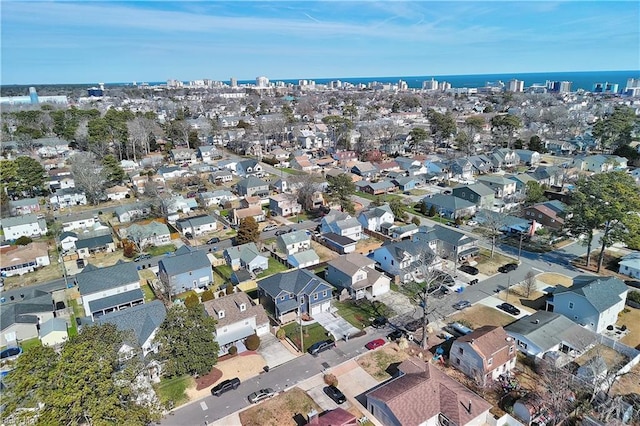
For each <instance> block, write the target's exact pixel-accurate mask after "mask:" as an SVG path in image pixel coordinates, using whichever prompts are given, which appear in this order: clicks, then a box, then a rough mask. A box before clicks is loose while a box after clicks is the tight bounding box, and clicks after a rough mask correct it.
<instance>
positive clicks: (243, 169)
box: [236, 159, 263, 177]
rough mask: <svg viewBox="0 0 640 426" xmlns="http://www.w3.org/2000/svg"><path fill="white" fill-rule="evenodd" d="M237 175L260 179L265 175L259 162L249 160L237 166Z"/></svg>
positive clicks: (239, 162)
mask: <svg viewBox="0 0 640 426" xmlns="http://www.w3.org/2000/svg"><path fill="white" fill-rule="evenodd" d="M236 173H238V175H239V176H244V177H249V176H257V177H260V176H262V174H263V170H262V166H261V165H260V163H258V161H257V160H254V159H247V160H242V161H238V164H237V165H236Z"/></svg>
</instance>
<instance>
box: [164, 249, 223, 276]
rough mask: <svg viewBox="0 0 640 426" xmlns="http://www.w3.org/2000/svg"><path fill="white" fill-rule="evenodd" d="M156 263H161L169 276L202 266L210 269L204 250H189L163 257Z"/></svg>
mask: <svg viewBox="0 0 640 426" xmlns="http://www.w3.org/2000/svg"><path fill="white" fill-rule="evenodd" d="M158 263H162V266H163V267H164V270H165V271H167V274H169V275H170V276H172V275H178V274H182V273H185V272H189V271H194V270H196V269H202V268H209V270H211V262H210V261H209V258H208V257H207V254H206V253H205V252H204V251H191V252H189V253H185V254H181V255H178V256H169V257H164V258H162V259H160V261H159V262H158Z"/></svg>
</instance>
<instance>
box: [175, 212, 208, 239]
mask: <svg viewBox="0 0 640 426" xmlns="http://www.w3.org/2000/svg"><path fill="white" fill-rule="evenodd" d="M217 226H218V224H217V222H216V220H215V219H214V218H213V216H210V215H208V214H201V215H198V216H191V217H185V218H184V219H179V220H177V221H176V228H178V231H180V232H182V234H183V235H184V234H186V233H187V232H188V233H190V234H191V235H194V236H197V235H202V234H205V233H207V232H213V231H215V230H216V229H217Z"/></svg>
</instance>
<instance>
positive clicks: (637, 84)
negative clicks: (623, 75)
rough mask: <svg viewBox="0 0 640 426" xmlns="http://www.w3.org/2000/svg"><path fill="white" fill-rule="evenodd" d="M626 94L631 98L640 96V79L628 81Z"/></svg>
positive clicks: (625, 89)
mask: <svg viewBox="0 0 640 426" xmlns="http://www.w3.org/2000/svg"><path fill="white" fill-rule="evenodd" d="M624 93H625V94H626V95H629V96H640V78H630V79H628V80H627V86H626V87H625V88H624Z"/></svg>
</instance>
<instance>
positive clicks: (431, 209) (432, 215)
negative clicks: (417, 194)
mask: <svg viewBox="0 0 640 426" xmlns="http://www.w3.org/2000/svg"><path fill="white" fill-rule="evenodd" d="M425 207H426V205H425ZM436 214H438V211H437V210H436V206H434V205H432V206H431V207H430V208H429V217H434V216H435V215H436Z"/></svg>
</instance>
